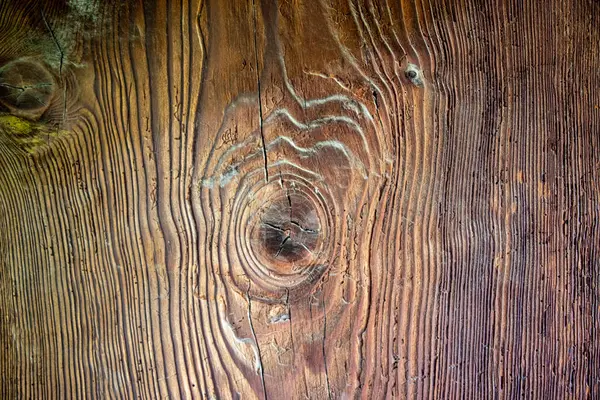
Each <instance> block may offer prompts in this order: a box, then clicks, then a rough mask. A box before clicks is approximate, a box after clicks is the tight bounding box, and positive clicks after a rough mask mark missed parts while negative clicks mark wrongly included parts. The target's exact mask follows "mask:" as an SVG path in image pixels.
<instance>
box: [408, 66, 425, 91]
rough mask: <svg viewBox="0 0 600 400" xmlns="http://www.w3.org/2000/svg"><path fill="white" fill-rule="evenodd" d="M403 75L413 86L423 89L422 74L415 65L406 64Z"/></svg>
mask: <svg viewBox="0 0 600 400" xmlns="http://www.w3.org/2000/svg"><path fill="white" fill-rule="evenodd" d="M404 75H405V76H406V78H407V79H408V80H409V81H410V82H411V83H412V84H413V85H415V86H418V87H423V73H422V72H421V70H420V69H419V67H417V66H416V65H415V64H408V66H407V67H406V70H405V71H404Z"/></svg>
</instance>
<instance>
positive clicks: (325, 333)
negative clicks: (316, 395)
mask: <svg viewBox="0 0 600 400" xmlns="http://www.w3.org/2000/svg"><path fill="white" fill-rule="evenodd" d="M325 339H327V310H326V308H325V296H323V367H324V368H325V383H326V384H327V398H328V399H329V400H331V398H332V397H331V386H330V385H329V372H328V371H327V358H326V356H325Z"/></svg>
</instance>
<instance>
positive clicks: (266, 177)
mask: <svg viewBox="0 0 600 400" xmlns="http://www.w3.org/2000/svg"><path fill="white" fill-rule="evenodd" d="M252 11H253V19H254V61H255V66H256V84H257V87H258V127H259V129H260V140H261V143H262V151H263V159H264V164H265V165H264V167H265V182H266V183H268V182H269V169H268V164H267V146H266V145H265V134H264V131H263V112H262V96H261V90H260V70H259V65H258V40H257V36H258V32H257V29H256V22H257V21H256V4H255V2H254V0H252Z"/></svg>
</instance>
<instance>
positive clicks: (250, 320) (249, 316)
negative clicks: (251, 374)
mask: <svg viewBox="0 0 600 400" xmlns="http://www.w3.org/2000/svg"><path fill="white" fill-rule="evenodd" d="M250 285H251V283H250V281H248V289H247V290H246V301H247V302H248V324H249V325H250V331H251V332H252V338H253V339H254V343H256V352H257V353H258V373H259V374H260V381H261V384H262V389H263V393H264V395H265V400H267V386H266V385H265V372H264V368H263V363H262V354H261V352H260V345H259V344H258V339H257V337H256V331H255V330H254V325H253V324H252V301H251V300H250Z"/></svg>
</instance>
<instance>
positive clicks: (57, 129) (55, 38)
mask: <svg viewBox="0 0 600 400" xmlns="http://www.w3.org/2000/svg"><path fill="white" fill-rule="evenodd" d="M40 14H41V15H42V20H43V21H44V25H46V29H48V32H50V36H51V37H52V41H53V42H54V45H55V46H56V49H57V50H58V53H59V54H60V58H59V64H58V77H59V78H60V82H61V84H62V85H63V115H62V122H61V123H60V124H59V125H58V126H57V127H56V132H57V133H58V131H59V130H60V128H61V127H62V126H64V124H65V120H66V118H67V85H65V84H64V82H63V81H62V69H63V63H64V59H65V52H64V50H63V48H62V46H61V45H60V43H59V41H58V38H57V37H56V34H55V33H54V30H53V29H52V28H51V27H50V24H49V23H48V20H47V19H46V15H45V14H44V10H43V9H41V10H40ZM49 139H50V137H48V140H49Z"/></svg>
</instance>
